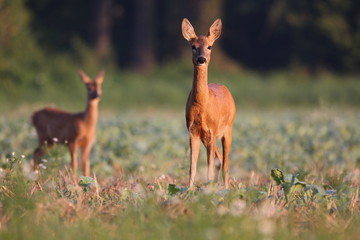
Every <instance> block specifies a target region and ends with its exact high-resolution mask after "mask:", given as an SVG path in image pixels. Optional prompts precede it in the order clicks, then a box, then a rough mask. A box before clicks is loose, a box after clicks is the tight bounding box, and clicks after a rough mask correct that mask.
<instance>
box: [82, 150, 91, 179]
mask: <svg viewBox="0 0 360 240" xmlns="http://www.w3.org/2000/svg"><path fill="white" fill-rule="evenodd" d="M91 147H92V144H88V145H86V146H85V147H83V148H82V153H81V165H82V169H83V174H84V176H90V152H91Z"/></svg>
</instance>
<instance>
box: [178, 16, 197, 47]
mask: <svg viewBox="0 0 360 240" xmlns="http://www.w3.org/2000/svg"><path fill="white" fill-rule="evenodd" d="M181 31H182V34H183V36H184V38H185V39H186V40H188V41H190V40H191V39H193V38H196V33H195V30H194V27H193V26H192V25H191V23H190V22H189V20H188V19H187V18H184V19H183V21H182V24H181Z"/></svg>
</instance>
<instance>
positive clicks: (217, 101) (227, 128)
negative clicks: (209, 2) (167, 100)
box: [182, 18, 236, 188]
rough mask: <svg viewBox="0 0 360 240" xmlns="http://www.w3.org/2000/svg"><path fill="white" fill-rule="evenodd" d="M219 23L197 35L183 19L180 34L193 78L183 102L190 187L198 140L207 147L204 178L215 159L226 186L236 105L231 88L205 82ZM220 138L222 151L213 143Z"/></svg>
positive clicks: (210, 170)
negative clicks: (188, 53)
mask: <svg viewBox="0 0 360 240" xmlns="http://www.w3.org/2000/svg"><path fill="white" fill-rule="evenodd" d="M221 28H222V23H221V20H220V19H217V20H215V22H214V23H213V24H212V25H211V27H210V29H209V33H208V34H207V35H206V36H197V35H196V34H195V30H194V28H193V26H192V25H191V23H190V22H189V20H188V19H186V18H184V19H183V21H182V34H183V36H184V38H185V39H186V40H187V41H188V42H189V43H190V45H191V48H192V62H193V64H194V79H193V85H192V89H191V91H190V94H189V97H188V100H187V104H186V125H187V128H188V131H189V133H190V178H189V187H190V188H191V187H193V185H194V181H195V175H196V166H197V160H198V157H199V150H200V140H201V141H202V142H203V144H204V146H205V148H206V149H207V165H208V173H207V177H208V180H209V181H212V180H213V179H214V159H215V156H216V158H217V159H218V161H219V163H218V164H217V166H216V169H217V179H218V180H219V176H220V169H222V170H223V177H224V183H225V188H228V187H229V151H230V148H231V142H232V124H233V122H234V118H235V114H236V108H235V102H234V99H233V97H232V95H231V93H230V91H229V90H228V89H227V88H226V87H225V86H224V85H220V84H213V83H210V84H208V76H207V75H208V66H209V62H210V55H211V50H212V45H213V44H214V42H215V40H216V39H218V38H219V37H220V34H221ZM216 139H221V141H222V148H223V154H221V153H220V151H219V149H218V147H217V146H216Z"/></svg>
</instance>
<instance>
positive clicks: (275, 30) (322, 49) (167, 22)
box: [0, 0, 360, 91]
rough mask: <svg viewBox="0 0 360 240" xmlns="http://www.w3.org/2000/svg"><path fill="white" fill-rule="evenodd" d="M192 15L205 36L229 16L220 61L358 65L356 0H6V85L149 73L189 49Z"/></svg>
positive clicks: (1, 20)
mask: <svg viewBox="0 0 360 240" xmlns="http://www.w3.org/2000/svg"><path fill="white" fill-rule="evenodd" d="M184 17H187V18H189V20H190V21H191V22H192V24H193V25H194V26H195V29H196V31H197V33H198V34H206V33H207V31H208V28H209V26H210V25H211V23H212V22H213V21H214V20H215V19H216V18H221V19H222V20H223V34H222V36H221V38H220V39H219V41H217V43H216V51H214V54H217V58H218V59H219V58H221V60H218V61H217V65H216V66H221V65H222V66H225V67H226V65H229V64H230V63H231V64H232V65H234V64H235V66H244V67H246V68H248V69H252V70H255V71H272V70H289V69H290V70H291V69H300V70H304V71H306V72H309V73H312V72H314V73H316V72H317V71H319V70H320V71H322V70H326V71H332V72H338V73H354V72H355V73H356V72H358V66H359V65H360V47H359V46H360V26H359V25H360V1H356V0H321V1H314V0H301V1H289V0H288V1H286V0H242V1H238V0H197V1H194V0H171V1H170V0H131V1H130V0H87V1H84V0H0V46H1V47H0V86H1V88H2V89H3V90H4V89H5V90H6V91H8V90H9V91H14V90H13V89H15V87H16V86H19V84H20V83H21V84H31V86H33V87H34V88H37V87H39V86H42V85H44V82H46V81H50V80H49V79H60V80H59V81H61V79H68V78H70V77H69V76H68V75H66V74H67V72H69V71H70V69H71V71H73V69H74V67H86V68H87V69H99V68H100V67H109V66H112V67H115V68H121V69H130V70H135V71H138V72H146V71H149V70H152V69H154V67H156V66H157V65H160V64H163V63H167V62H170V61H177V60H181V59H182V58H183V56H184V54H190V51H189V49H188V48H189V47H188V45H187V44H186V42H185V40H184V39H183V37H182V35H181V31H180V24H181V21H182V19H183V18H184ZM187 56H188V55H187ZM74 65H75V66H74ZM94 71H95V70H94Z"/></svg>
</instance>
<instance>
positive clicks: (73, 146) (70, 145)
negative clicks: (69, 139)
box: [69, 143, 78, 173]
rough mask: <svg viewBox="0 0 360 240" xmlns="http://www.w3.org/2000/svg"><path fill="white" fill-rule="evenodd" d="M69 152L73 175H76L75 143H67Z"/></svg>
mask: <svg viewBox="0 0 360 240" xmlns="http://www.w3.org/2000/svg"><path fill="white" fill-rule="evenodd" d="M69 151H70V155H71V168H72V169H73V171H74V173H76V171H77V169H78V159H77V145H76V144H75V143H69Z"/></svg>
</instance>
